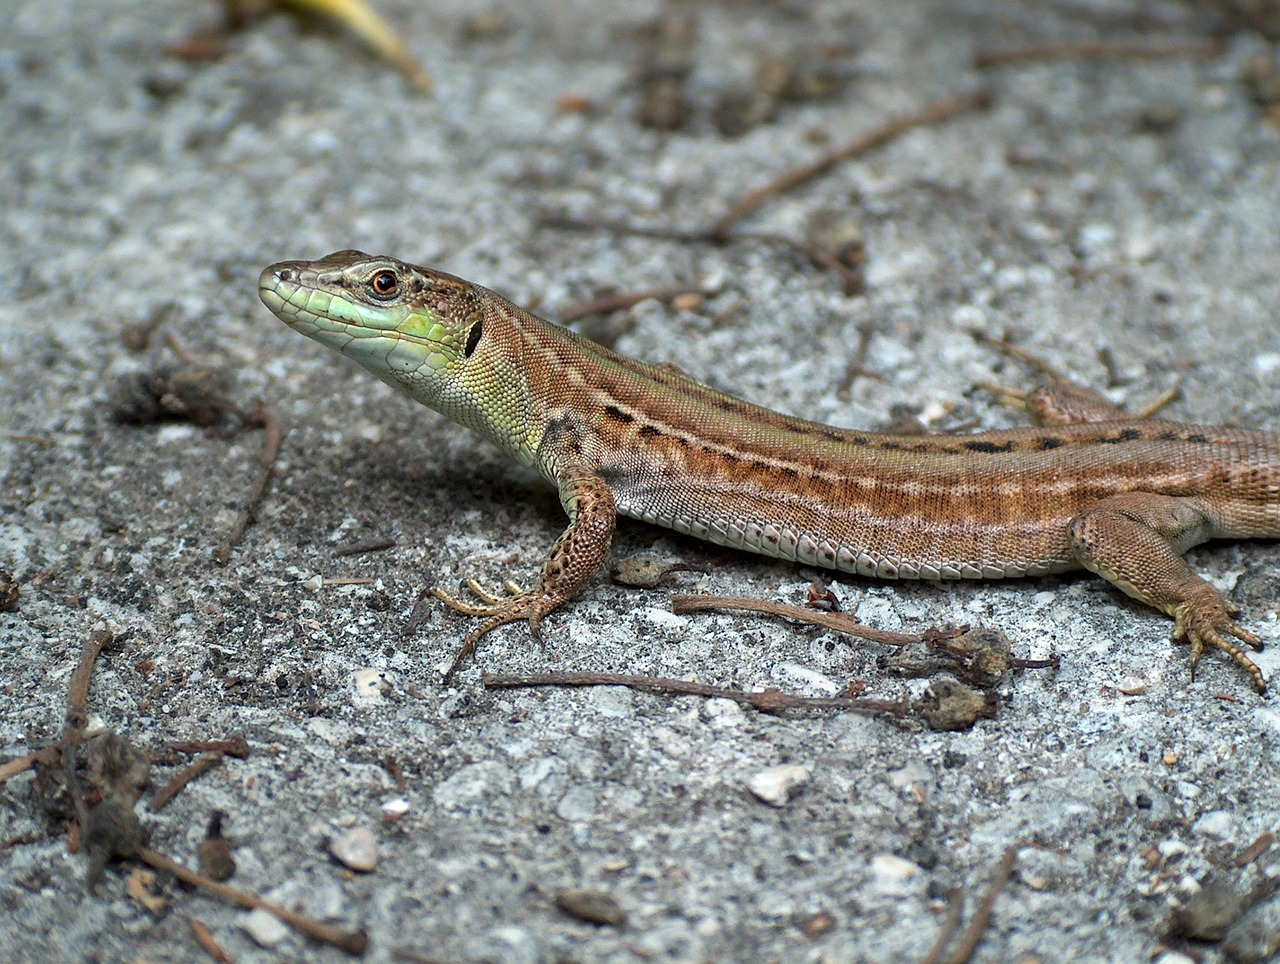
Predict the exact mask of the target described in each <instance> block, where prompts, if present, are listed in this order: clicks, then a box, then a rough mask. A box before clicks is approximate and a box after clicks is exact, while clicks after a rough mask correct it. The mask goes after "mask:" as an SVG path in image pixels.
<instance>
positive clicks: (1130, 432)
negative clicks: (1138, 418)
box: [1098, 428, 1142, 445]
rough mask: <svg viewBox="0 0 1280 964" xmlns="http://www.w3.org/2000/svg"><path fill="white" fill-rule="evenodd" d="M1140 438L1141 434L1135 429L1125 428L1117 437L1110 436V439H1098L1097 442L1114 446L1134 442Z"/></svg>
mask: <svg viewBox="0 0 1280 964" xmlns="http://www.w3.org/2000/svg"><path fill="white" fill-rule="evenodd" d="M1140 438H1142V433H1141V432H1140V431H1138V429H1136V428H1127V429H1125V430H1124V431H1123V432H1121V433H1120V434H1119V435H1112V436H1111V437H1110V438H1100V439H1098V441H1099V442H1105V443H1107V444H1108V445H1115V444H1117V443H1119V442H1136V441H1137V440H1138V439H1140Z"/></svg>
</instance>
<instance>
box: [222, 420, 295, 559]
mask: <svg viewBox="0 0 1280 964" xmlns="http://www.w3.org/2000/svg"><path fill="white" fill-rule="evenodd" d="M248 421H249V422H250V423H253V424H258V425H261V426H262V427H263V429H264V430H265V438H264V440H263V443H262V456H261V458H259V459H258V474H257V476H256V477H255V478H254V480H253V487H252V488H251V489H250V490H249V499H248V501H247V502H246V503H245V506H244V508H243V509H241V510H240V514H239V516H237V517H236V521H235V524H234V525H233V526H232V527H231V532H230V533H229V534H228V535H227V537H226V538H225V539H224V540H222V542H220V543H219V544H218V547H217V548H216V549H214V550H213V561H214V562H216V563H218V564H219V565H224V566H225V565H226V564H227V562H228V561H229V560H230V559H231V553H232V550H234V549H235V547H236V546H237V545H239V544H240V539H241V538H242V537H243V536H244V531H245V529H247V528H248V527H249V523H250V522H252V521H253V518H254V513H255V511H256V510H257V506H258V503H259V502H260V501H261V500H262V496H263V495H264V494H265V493H266V491H267V483H268V482H270V481H271V470H272V469H273V468H274V467H275V463H276V456H277V455H278V454H279V453H280V440H281V439H282V438H283V437H284V430H283V429H282V428H281V426H280V420H279V419H278V418H276V414H275V412H273V411H272V410H271V409H270V408H269V407H268V406H267V405H266V404H265V403H264V402H262V401H258V402H255V403H254V407H253V411H251V412H250V413H249V418H248Z"/></svg>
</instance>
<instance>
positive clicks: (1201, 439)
mask: <svg viewBox="0 0 1280 964" xmlns="http://www.w3.org/2000/svg"><path fill="white" fill-rule="evenodd" d="M1187 441H1188V442H1207V441H1209V440H1208V439H1207V438H1205V437H1204V436H1203V435H1201V434H1200V433H1199V432H1197V433H1196V434H1195V435H1188V436H1187Z"/></svg>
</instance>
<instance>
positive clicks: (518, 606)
mask: <svg viewBox="0 0 1280 964" xmlns="http://www.w3.org/2000/svg"><path fill="white" fill-rule="evenodd" d="M463 585H464V586H466V588H467V590H468V591H469V592H470V593H471V594H472V595H474V596H475V597H476V598H477V599H479V600H480V603H479V604H476V603H469V602H463V601H462V600H461V599H458V598H457V597H455V596H453V595H450V594H449V593H448V592H446V591H445V590H443V589H441V588H440V587H439V586H432V587H431V594H432V595H433V596H435V597H436V598H437V599H439V600H440V601H441V602H442V603H444V604H445V605H446V606H448V607H449V608H450V609H452V610H454V611H455V612H460V613H462V614H463V615H466V616H483V617H485V620H484V622H482V623H481V624H480V625H479V626H477V627H476V628H475V629H473V630H472V631H471V632H469V633H467V635H466V636H465V637H463V640H462V647H461V648H460V649H459V650H458V655H457V656H455V657H454V658H453V663H452V664H451V665H450V666H449V669H448V670H447V671H446V672H445V674H444V679H445V681H446V682H448V681H449V680H450V679H451V678H452V677H453V674H454V673H456V672H457V671H458V669H459V668H460V667H461V666H462V664H463V663H464V662H466V660H467V657H468V656H470V655H471V654H472V653H474V652H475V649H476V644H477V643H479V642H480V639H481V638H482V637H483V636H485V635H487V634H488V633H489V632H491V631H492V630H495V629H497V628H498V627H499V626H505V625H506V624H507V623H518V622H527V623H528V624H529V630H530V631H531V632H532V633H533V638H534V639H536V640H537V641H538V645H540V646H541V645H542V632H541V624H542V617H543V616H545V615H546V614H547V613H549V612H551V611H552V610H553V609H555V608H557V606H558V605H559V602H558V601H557V600H555V599H554V598H552V597H551V596H549V595H548V594H546V593H543V592H540V591H539V590H538V589H536V588H535V589H522V588H521V587H520V586H519V585H517V584H516V583H514V582H512V581H511V580H510V579H508V580H505V581H504V583H503V585H504V587H505V588H506V589H507V591H508V592H509V593H511V595H509V596H499V595H497V594H495V593H491V592H489V591H488V590H487V589H485V588H484V587H483V586H481V585H480V583H478V582H477V581H476V580H474V579H468V580H467V581H466V582H465V583H463Z"/></svg>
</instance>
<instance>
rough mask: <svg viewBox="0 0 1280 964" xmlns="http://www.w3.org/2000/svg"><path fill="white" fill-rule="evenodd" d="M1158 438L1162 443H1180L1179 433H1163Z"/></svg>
mask: <svg viewBox="0 0 1280 964" xmlns="http://www.w3.org/2000/svg"><path fill="white" fill-rule="evenodd" d="M1157 437H1158V438H1159V439H1160V441H1161V442H1176V441H1178V433H1177V432H1161V433H1160V434H1159V435H1158V436H1157Z"/></svg>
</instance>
